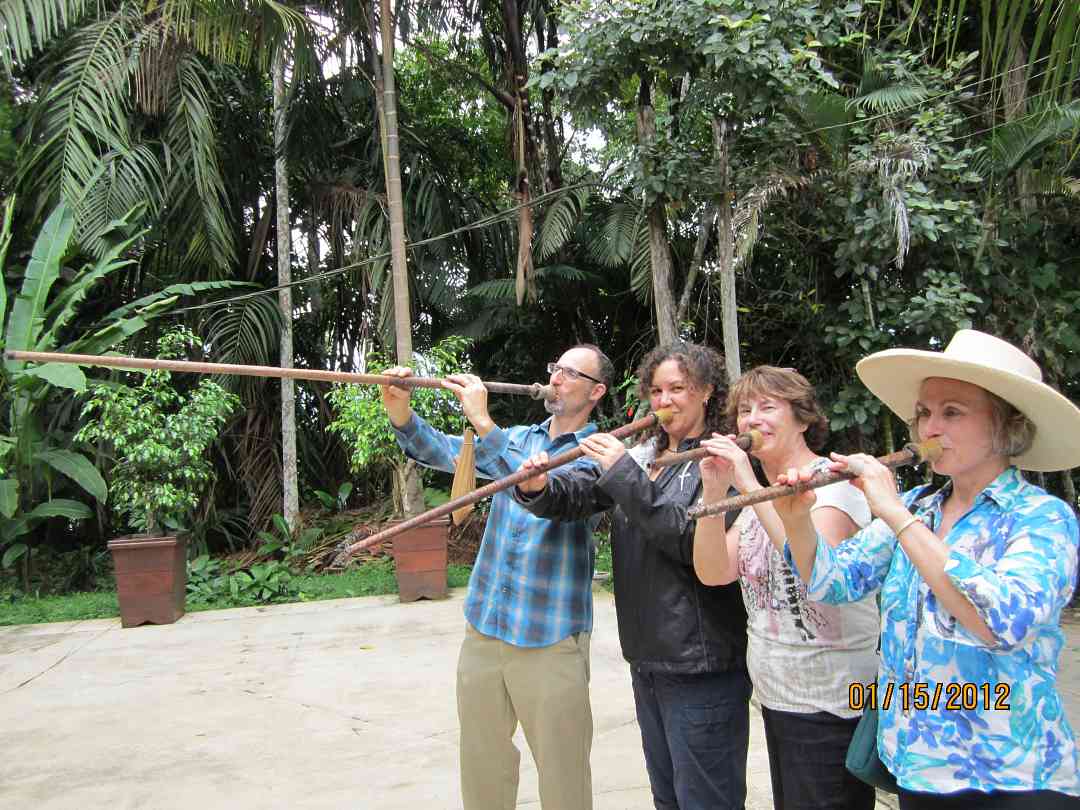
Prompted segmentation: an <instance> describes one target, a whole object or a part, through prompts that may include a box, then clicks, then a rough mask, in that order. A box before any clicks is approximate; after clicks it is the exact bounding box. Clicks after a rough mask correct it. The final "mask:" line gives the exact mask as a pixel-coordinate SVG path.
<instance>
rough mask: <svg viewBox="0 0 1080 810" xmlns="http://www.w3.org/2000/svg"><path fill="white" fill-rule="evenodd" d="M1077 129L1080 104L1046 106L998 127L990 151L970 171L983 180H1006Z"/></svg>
mask: <svg viewBox="0 0 1080 810" xmlns="http://www.w3.org/2000/svg"><path fill="white" fill-rule="evenodd" d="M1077 129H1080V100H1076V101H1072V102H1070V103H1069V104H1063V105H1057V104H1051V105H1047V106H1046V107H1044V108H1042V109H1041V110H1036V111H1034V112H1032V113H1031V114H1030V115H1027V116H1024V117H1023V118H1019V119H1016V120H1015V121H1011V122H1009V123H1007V124H1003V125H1001V126H1000V127H997V128H996V129H995V130H994V131H993V137H992V139H991V141H990V149H989V151H987V152H984V153H982V154H980V155H979V156H978V157H977V158H976V159H975V160H974V161H973V163H972V168H974V169H975V171H977V172H979V173H980V174H982V175H983V176H987V175H990V174H995V175H999V176H1000V177H1007V176H1009V175H1010V174H1012V173H1013V172H1014V171H1016V170H1017V169H1018V168H1020V167H1021V166H1022V165H1024V164H1025V163H1028V162H1029V161H1031V160H1032V159H1033V158H1034V157H1035V156H1037V155H1038V154H1039V153H1040V152H1041V151H1042V150H1043V149H1045V148H1046V147H1047V146H1049V145H1050V144H1053V143H1055V142H1056V141H1057V140H1058V139H1059V138H1061V137H1062V136H1063V135H1066V134H1068V133H1070V132H1073V131H1076V130H1077Z"/></svg>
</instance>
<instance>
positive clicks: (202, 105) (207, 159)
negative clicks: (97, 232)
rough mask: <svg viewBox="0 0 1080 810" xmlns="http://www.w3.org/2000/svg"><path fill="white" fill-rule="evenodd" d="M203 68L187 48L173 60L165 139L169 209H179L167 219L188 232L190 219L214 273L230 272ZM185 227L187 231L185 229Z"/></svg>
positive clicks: (230, 245)
mask: <svg viewBox="0 0 1080 810" xmlns="http://www.w3.org/2000/svg"><path fill="white" fill-rule="evenodd" d="M212 86H213V81H212V80H211V77H210V76H209V74H208V73H207V72H206V68H204V67H203V65H202V64H201V63H200V62H199V60H198V59H197V58H195V57H194V56H192V55H190V54H185V55H184V56H182V57H181V58H180V59H179V60H178V61H177V64H176V83H175V85H174V94H173V98H172V103H171V104H170V107H171V109H172V116H171V118H170V120H169V125H168V127H167V131H166V136H165V140H166V143H167V144H168V146H169V149H170V151H171V152H172V155H173V158H174V165H175V171H173V172H172V174H171V181H172V182H171V183H170V188H169V199H170V206H169V207H170V209H171V210H173V211H176V212H177V214H178V215H180V216H175V217H173V218H171V220H170V222H171V223H172V224H173V225H174V226H177V227H179V228H183V229H184V230H183V231H181V233H182V234H183V235H185V236H188V237H190V236H192V235H193V233H192V231H191V230H190V228H191V225H190V224H186V223H196V224H197V227H198V229H199V230H200V231H202V233H203V234H204V235H205V239H206V246H207V249H208V251H209V255H210V257H211V261H212V266H213V267H214V268H215V270H216V271H217V276H218V277H219V278H220V277H222V276H225V275H228V274H230V273H231V272H232V268H233V267H234V266H235V264H236V261H237V259H236V246H235V244H234V242H233V238H232V228H231V226H230V224H229V216H228V214H227V213H226V212H227V210H228V208H227V199H228V198H227V195H226V193H225V181H224V179H223V178H222V176H221V167H220V165H219V164H218V156H217V149H216V144H217V133H216V132H215V130H214V125H213V120H214V118H213V115H212V112H211V105H210V97H209V89H210V87H212ZM184 231H186V233H184Z"/></svg>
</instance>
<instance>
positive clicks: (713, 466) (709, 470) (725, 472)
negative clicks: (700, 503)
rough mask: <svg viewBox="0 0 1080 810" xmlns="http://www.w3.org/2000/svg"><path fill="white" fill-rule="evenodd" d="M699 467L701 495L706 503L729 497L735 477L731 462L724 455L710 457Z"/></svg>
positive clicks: (703, 460)
mask: <svg viewBox="0 0 1080 810" xmlns="http://www.w3.org/2000/svg"><path fill="white" fill-rule="evenodd" d="M701 444H702V447H704V446H705V443H704V442H702V443H701ZM698 466H699V467H700V468H701V489H702V493H701V494H702V499H703V500H704V502H705V503H712V502H713V501H716V500H719V499H720V498H723V497H724V496H725V495H727V493H728V490H729V489H731V483H732V479H733V478H734V476H735V470H734V468H733V467H732V465H731V461H729V460H728V459H727V458H725V457H724V456H722V455H708V456H705V458H703V459H702V460H701V461H700V462H699V463H698Z"/></svg>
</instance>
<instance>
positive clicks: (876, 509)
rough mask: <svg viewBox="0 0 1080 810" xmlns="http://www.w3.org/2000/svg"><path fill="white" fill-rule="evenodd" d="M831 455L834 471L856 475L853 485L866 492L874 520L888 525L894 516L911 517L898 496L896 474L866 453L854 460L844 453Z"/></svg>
mask: <svg viewBox="0 0 1080 810" xmlns="http://www.w3.org/2000/svg"><path fill="white" fill-rule="evenodd" d="M829 455H830V457H831V458H832V463H831V464H830V465H829V468H830V469H832V470H836V471H838V472H850V473H853V474H854V475H855V478H853V479H852V480H851V483H852V484H853V485H854V486H856V487H858V488H859V489H861V490H862V492H863V494H864V495H865V496H866V503H867V505H868V506H869V507H870V512H871V513H872V514H873V515H874V517H879V518H884V519H886V521H888V518H889V516H890V514H899V513H904V514H905V515H906V514H907V510H906V509H905V508H904V502H903V501H901V500H900V496H899V495H898V494H897V492H896V479H895V478H893V474H892V470H890V469H889V468H888V467H886V466H885V465H884V464H882V463H881V462H880V461H878V460H877V459H876V458H874V457H873V456H868V455H866V454H865V453H854V454H852V455H850V456H844V455H841V454H840V453H830V454H829Z"/></svg>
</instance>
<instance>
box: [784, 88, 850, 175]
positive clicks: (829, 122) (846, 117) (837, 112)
mask: <svg viewBox="0 0 1080 810" xmlns="http://www.w3.org/2000/svg"><path fill="white" fill-rule="evenodd" d="M791 110H792V111H793V112H794V114H795V115H796V116H797V117H798V118H799V119H800V120H801V121H802V123H803V124H804V125H805V127H806V130H807V131H808V132H809V133H810V137H811V138H813V140H814V142H815V143H816V144H817V146H818V148H819V149H821V150H822V151H823V152H825V154H826V157H827V159H828V160H829V162H830V163H831V164H832V165H833V166H839V165H841V164H842V163H844V162H845V161H846V160H847V148H848V137H849V135H850V128H849V126H848V125H849V124H851V123H852V122H853V121H854V120H855V116H854V115H853V113H852V111H851V108H850V107H848V101H847V99H846V98H844V97H843V96H842V95H840V94H839V93H825V92H821V93H810V94H807V95H805V96H796V97H795V98H794V99H793V101H792V105H791Z"/></svg>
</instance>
